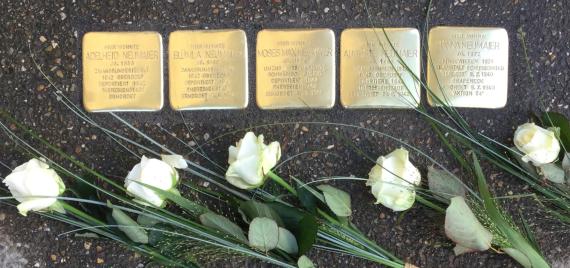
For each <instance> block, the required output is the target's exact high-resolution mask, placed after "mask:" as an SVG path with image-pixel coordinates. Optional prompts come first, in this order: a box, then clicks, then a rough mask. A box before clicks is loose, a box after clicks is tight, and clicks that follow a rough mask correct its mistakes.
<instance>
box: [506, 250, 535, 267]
mask: <svg viewBox="0 0 570 268" xmlns="http://www.w3.org/2000/svg"><path fill="white" fill-rule="evenodd" d="M502 250H503V251H504V252H505V253H507V255H509V256H511V258H513V259H515V260H516V261H517V262H518V263H519V264H520V265H521V266H522V267H524V268H532V264H531V263H530V260H529V259H528V258H527V257H526V256H525V255H524V254H522V253H521V252H520V251H518V250H516V249H514V248H503V249H502Z"/></svg>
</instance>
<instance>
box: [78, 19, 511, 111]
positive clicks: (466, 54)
mask: <svg viewBox="0 0 570 268" xmlns="http://www.w3.org/2000/svg"><path fill="white" fill-rule="evenodd" d="M340 39H341V40H340V52H339V54H340V102H341V104H342V105H343V106H344V107H346V108H383V107H391V108H412V107H416V106H417V105H418V103H419V101H420V92H421V90H420V89H421V83H420V81H421V77H420V75H421V72H420V66H421V60H420V59H421V57H420V55H421V52H422V51H421V46H420V34H419V32H418V30H416V29H414V28H384V29H383V28H355V29H346V30H344V31H343V32H342V35H341V38H340ZM168 44H169V46H168V73H169V100H170V105H171V107H172V108H173V109H175V110H202V109H241V108H245V107H247V105H248V99H249V96H248V91H249V83H248V53H247V52H248V50H247V38H246V35H245V33H244V32H243V31H242V30H196V31H175V32H172V33H171V34H170V36H169V41H168ZM428 46H429V52H428V64H427V65H428V66H427V67H428V71H427V86H428V87H429V88H430V92H428V94H427V95H428V101H429V103H430V104H431V105H439V104H441V103H442V102H443V103H447V104H449V105H452V106H457V107H480V108H500V107H503V106H504V105H505V104H506V100H507V86H508V48H509V42H508V36H507V33H506V31H505V30H504V29H502V28H482V27H435V28H433V29H432V30H431V31H430V35H429V39H428ZM162 55H163V49H162V38H161V36H160V34H159V33H156V32H90V33H87V34H85V35H84V37H83V103H84V106H85V108H86V110H88V111H93V112H95V111H156V110H160V109H161V108H162V106H163V103H164V101H163V93H162V92H163V84H164V83H163V66H162V65H163V58H162ZM336 56H337V52H336V49H335V37H334V33H333V31H331V30H330V29H271V30H262V31H260V32H259V33H258V35H257V44H256V52H255V58H256V101H257V105H258V106H259V107H260V108H261V109H303V108H310V109H315V108H316V109H327V108H331V107H333V106H334V104H335V95H336V94H335V88H336V87H335V85H336V70H335V69H336V68H335V67H336Z"/></svg>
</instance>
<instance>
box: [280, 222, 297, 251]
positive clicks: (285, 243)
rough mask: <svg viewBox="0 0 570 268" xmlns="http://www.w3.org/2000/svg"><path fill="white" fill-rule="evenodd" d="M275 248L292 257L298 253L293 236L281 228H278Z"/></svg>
mask: <svg viewBox="0 0 570 268" xmlns="http://www.w3.org/2000/svg"><path fill="white" fill-rule="evenodd" d="M277 248H278V249H281V250H283V251H285V252H287V253H289V254H293V255H295V254H297V253H299V246H298V245H297V239H295V236H294V235H293V234H292V233H291V232H289V230H287V229H285V228H281V227H279V237H278V241H277Z"/></svg>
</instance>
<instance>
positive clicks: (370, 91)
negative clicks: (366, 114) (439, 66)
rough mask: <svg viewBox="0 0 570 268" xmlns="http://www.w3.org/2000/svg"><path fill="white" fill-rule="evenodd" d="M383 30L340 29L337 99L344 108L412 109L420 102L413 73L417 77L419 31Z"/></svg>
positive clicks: (418, 86)
mask: <svg viewBox="0 0 570 268" xmlns="http://www.w3.org/2000/svg"><path fill="white" fill-rule="evenodd" d="M384 30H385V32H384V31H383V30H382V28H361V29H346V30H344V31H343V32H342V35H341V41H340V50H341V51H340V102H341V104H342V105H343V106H344V107H346V108H380V107H392V108H412V107H416V106H417V104H418V103H419V101H420V83H419V82H418V81H417V80H416V79H415V78H414V75H415V76H417V77H420V34H419V32H418V30H417V29H414V28H385V29H384ZM386 36H388V38H386ZM388 41H389V42H388ZM398 56H399V57H401V59H402V60H403V62H404V63H405V64H406V65H407V67H408V68H409V70H410V71H411V72H413V74H414V75H412V74H411V73H410V72H408V71H407V70H406V66H405V65H402V64H400V60H399V58H398Z"/></svg>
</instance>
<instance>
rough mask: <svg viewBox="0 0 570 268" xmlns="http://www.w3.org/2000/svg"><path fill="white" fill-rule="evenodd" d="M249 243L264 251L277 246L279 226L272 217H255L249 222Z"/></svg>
mask: <svg viewBox="0 0 570 268" xmlns="http://www.w3.org/2000/svg"><path fill="white" fill-rule="evenodd" d="M248 238H249V245H250V246H252V247H254V248H257V249H259V250H262V251H265V252H267V251H270V250H272V249H274V248H275V247H277V242H278V241H279V227H278V226H277V223H276V222H275V221H274V220H273V219H270V218H265V217H258V218H254V219H253V220H252V221H251V223H250V224H249V232H248Z"/></svg>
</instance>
